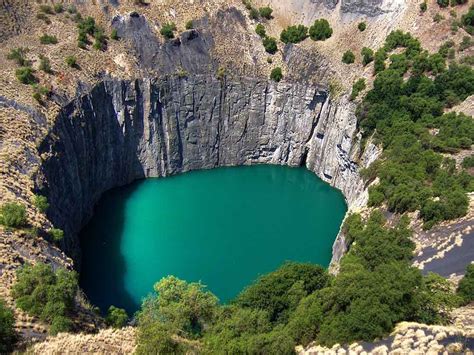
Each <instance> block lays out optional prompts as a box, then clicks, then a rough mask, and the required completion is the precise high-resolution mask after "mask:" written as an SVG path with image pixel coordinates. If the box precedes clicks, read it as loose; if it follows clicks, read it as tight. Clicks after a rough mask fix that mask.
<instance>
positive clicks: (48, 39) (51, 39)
mask: <svg viewBox="0 0 474 355" xmlns="http://www.w3.org/2000/svg"><path fill="white" fill-rule="evenodd" d="M40 42H41V44H56V43H58V39H57V38H56V36H50V35H47V34H44V35H42V36H41V37H40Z"/></svg>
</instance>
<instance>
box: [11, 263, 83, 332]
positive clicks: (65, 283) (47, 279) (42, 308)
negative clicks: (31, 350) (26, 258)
mask: <svg viewBox="0 0 474 355" xmlns="http://www.w3.org/2000/svg"><path fill="white" fill-rule="evenodd" d="M77 288H78V286H77V274H76V273H75V272H74V271H67V270H65V269H57V270H56V272H54V271H53V268H52V267H51V266H50V265H46V264H43V263H38V264H36V265H34V266H32V265H25V266H23V267H22V268H21V269H19V270H18V271H17V281H16V283H15V284H14V285H13V287H12V291H11V294H12V296H13V298H14V299H15V300H16V305H17V307H18V308H20V309H22V310H23V311H25V312H27V313H28V314H29V315H32V316H36V317H39V318H40V319H41V320H42V321H44V322H47V323H49V324H51V325H52V327H51V329H50V332H51V333H57V332H59V331H67V330H70V329H71V326H72V323H71V322H70V321H69V318H70V315H71V313H72V311H73V309H74V298H75V296H76V292H77Z"/></svg>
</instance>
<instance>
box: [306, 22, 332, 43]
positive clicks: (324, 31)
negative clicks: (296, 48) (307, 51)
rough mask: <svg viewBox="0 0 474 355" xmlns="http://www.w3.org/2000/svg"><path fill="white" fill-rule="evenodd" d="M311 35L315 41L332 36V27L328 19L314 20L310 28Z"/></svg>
mask: <svg viewBox="0 0 474 355" xmlns="http://www.w3.org/2000/svg"><path fill="white" fill-rule="evenodd" d="M309 36H310V37H311V39H312V40H313V41H325V40H326V39H328V38H330V37H331V36H332V28H331V26H330V25H329V22H328V21H327V20H326V19H319V20H316V21H314V24H313V26H311V27H310V28H309Z"/></svg>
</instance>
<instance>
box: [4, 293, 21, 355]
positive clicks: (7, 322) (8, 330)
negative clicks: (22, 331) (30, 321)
mask: <svg viewBox="0 0 474 355" xmlns="http://www.w3.org/2000/svg"><path fill="white" fill-rule="evenodd" d="M14 325H15V318H14V315H13V311H12V310H11V309H10V308H8V307H7V306H6V304H5V301H4V300H3V299H1V298H0V353H1V354H7V353H10V352H11V351H13V345H14V344H15V342H16V340H17V335H16V332H15V327H14Z"/></svg>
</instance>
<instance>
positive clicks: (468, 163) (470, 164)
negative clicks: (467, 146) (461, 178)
mask: <svg viewBox="0 0 474 355" xmlns="http://www.w3.org/2000/svg"><path fill="white" fill-rule="evenodd" d="M462 167H463V168H464V169H469V168H474V155H470V156H468V157H465V158H464V159H463V161H462Z"/></svg>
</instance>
